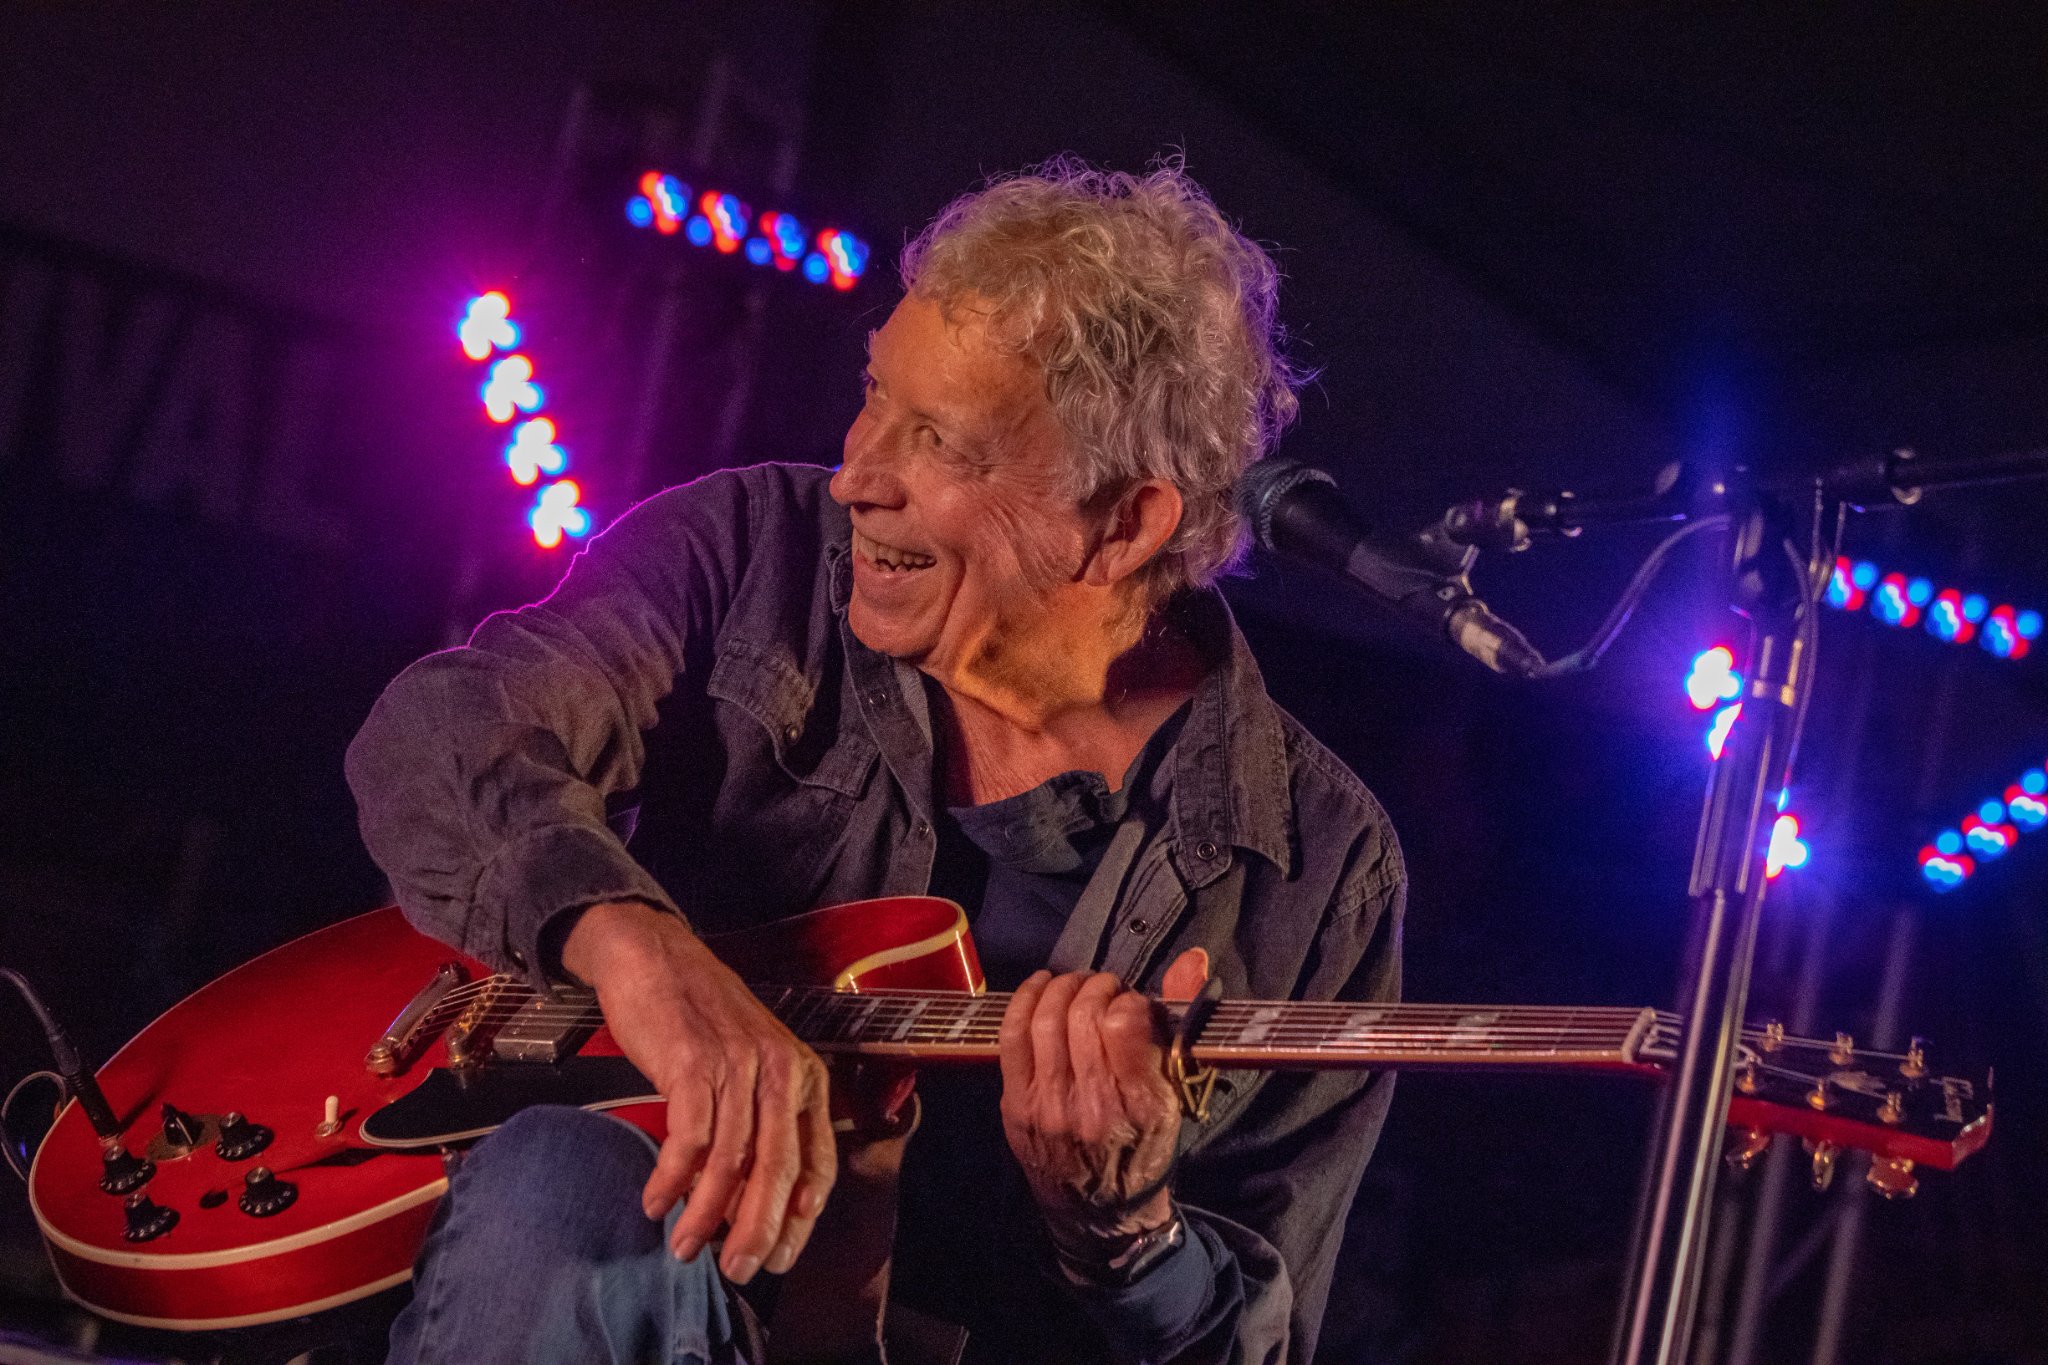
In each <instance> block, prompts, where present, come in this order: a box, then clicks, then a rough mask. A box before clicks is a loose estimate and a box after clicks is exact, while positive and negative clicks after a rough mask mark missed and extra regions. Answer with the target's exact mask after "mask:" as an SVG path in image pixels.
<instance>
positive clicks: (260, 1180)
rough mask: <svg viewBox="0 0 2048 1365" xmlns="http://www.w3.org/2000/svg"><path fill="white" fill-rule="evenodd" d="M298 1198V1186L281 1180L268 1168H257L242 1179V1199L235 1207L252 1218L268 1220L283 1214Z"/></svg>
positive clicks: (252, 1169)
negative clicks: (277, 1214) (272, 1216)
mask: <svg viewBox="0 0 2048 1365" xmlns="http://www.w3.org/2000/svg"><path fill="white" fill-rule="evenodd" d="M298 1197H299V1187H298V1186H297V1185H294V1184H292V1182H291V1181H289V1180H279V1179H278V1178H277V1177H276V1176H275V1175H272V1174H271V1172H270V1168H269V1167H268V1166H256V1167H252V1168H251V1169H250V1171H249V1174H247V1175H245V1176H243V1177H242V1197H241V1198H240V1199H238V1200H236V1201H235V1207H237V1208H239V1209H240V1210H241V1211H242V1212H243V1213H246V1214H248V1215H249V1216H250V1217H251V1218H268V1217H270V1216H271V1215H272V1214H274V1213H283V1212H284V1211H285V1210H286V1209H288V1208H290V1207H291V1206H292V1201H293V1200H295V1199H297V1198H298Z"/></svg>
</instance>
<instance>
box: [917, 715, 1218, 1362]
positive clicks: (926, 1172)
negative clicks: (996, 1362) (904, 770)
mask: <svg viewBox="0 0 2048 1365" xmlns="http://www.w3.org/2000/svg"><path fill="white" fill-rule="evenodd" d="M1187 711H1188V708H1187V707H1186V706H1183V707H1181V708H1180V709H1179V710H1178V711H1176V712H1174V714H1173V715H1172V716H1171V717H1169V718H1168V719H1167V720H1166V722H1165V723H1164V724H1162V725H1161V726H1160V727H1159V728H1158V729H1157V730H1156V731H1154V732H1153V734H1152V738H1151V739H1149V740H1147V741H1146V743H1145V747H1144V748H1142V749H1141V750H1139V751H1138V756H1137V757H1136V758H1135V759H1133V760H1132V761H1131V766H1130V769H1129V770H1128V771H1127V772H1126V773H1125V774H1124V778H1123V781H1122V782H1121V783H1120V784H1119V785H1118V787H1117V789H1116V790H1115V791H1111V790H1110V789H1109V783H1108V782H1107V781H1105V780H1104V779H1103V776H1102V774H1101V773H1096V772H1085V771H1076V772H1065V773H1060V774H1058V775H1057V776H1055V777H1051V778H1048V779H1047V780H1046V781H1044V782H1042V783H1040V784H1039V785H1038V786H1036V787H1033V788H1032V789H1031V790H1030V791H1027V792H1021V793H1019V794H1018V795H1016V796H1010V797H1005V798H1004V799H1002V800H1000V801H991V802H988V803H987V804H985V805H980V806H949V807H946V808H945V816H944V818H943V819H941V820H940V821H938V822H937V824H938V835H939V845H938V851H937V857H936V862H935V864H934V867H933V872H932V894H933V895H937V896H945V897H948V898H949V899H952V900H956V901H958V902H959V903H960V904H961V905H962V906H963V907H965V909H966V911H967V915H968V919H969V921H970V922H971V923H972V924H973V927H974V943H975V947H976V949H977V950H978V952H979V954H980V957H981V965H982V970H983V972H984V974H985V975H986V976H987V978H988V985H989V989H991V990H998V991H1008V990H1014V989H1016V987H1017V986H1018V985H1019V984H1020V983H1021V982H1022V981H1023V980H1024V978H1025V977H1027V976H1029V975H1031V973H1033V972H1035V971H1037V970H1039V969H1040V968H1042V967H1044V966H1045V965H1046V962H1047V959H1049V958H1050V957H1051V956H1052V951H1053V945H1054V944H1055V943H1056V942H1058V940H1059V936H1060V931H1061V930H1062V929H1064V928H1065V927H1066V923H1067V917H1068V916H1069V915H1071V914H1072V913H1073V911H1074V907H1075V904H1076V903H1077V902H1078V901H1079V900H1080V898H1081V893H1082V892H1083V891H1084V890H1085V889H1086V888H1087V885H1088V880H1089V878H1090V877H1092V876H1094V874H1095V870H1096V868H1098V867H1099V866H1100V865H1101V863H1102V856H1103V854H1104V852H1105V851H1107V849H1108V847H1109V842H1110V839H1111V838H1112V837H1113V836H1114V835H1115V833H1116V828H1117V826H1118V825H1119V824H1121V823H1122V822H1123V820H1124V818H1125V817H1126V816H1127V815H1130V814H1133V813H1136V814H1137V815H1139V816H1140V817H1141V818H1153V819H1158V818H1163V813H1164V812H1165V811H1166V809H1167V800H1168V794H1169V790H1168V789H1169V784H1170V783H1171V781H1172V772H1173V765H1172V764H1170V763H1166V762H1164V761H1163V760H1164V759H1165V758H1166V756H1167V755H1168V754H1170V753H1171V752H1172V751H1173V746H1174V743H1175V742H1176V741H1177V740H1178V739H1179V737H1180V732H1181V728H1182V725H1183V723H1184V722H1185V720H1186V717H1187ZM940 761H941V762H943V761H944V760H943V754H941V756H940ZM1134 807H1135V808H1136V809H1135V812H1134V809H1133V808H1134ZM918 1085H919V1087H920V1088H921V1089H922V1091H923V1095H924V1100H925V1104H924V1119H923V1122H922V1124H921V1126H920V1127H919V1129H918V1132H917V1136H916V1137H914V1138H913V1139H912V1140H911V1146H910V1151H909V1152H908V1154H907V1155H906V1157H905V1159H904V1168H903V1190H902V1197H901V1202H900V1205H899V1215H898V1230H897V1239H896V1261H895V1266H894V1271H893V1275H892V1279H891V1282H890V1286H891V1296H892V1297H893V1298H896V1299H898V1300H900V1301H903V1302H906V1303H909V1304H911V1305H912V1306H914V1307H917V1308H919V1309H921V1310H923V1311H924V1312H926V1313H928V1314H931V1315H933V1316H936V1317H940V1318H942V1319H945V1318H948V1317H949V1315H951V1316H953V1317H957V1316H958V1314H959V1305H961V1304H963V1303H975V1304H980V1305H982V1306H983V1308H984V1310H985V1311H984V1313H983V1314H982V1315H981V1316H984V1317H986V1316H988V1314H987V1312H986V1310H987V1309H990V1308H995V1307H996V1306H997V1305H998V1304H1002V1305H1004V1308H1005V1310H1006V1311H1015V1312H1029V1311H1031V1309H1030V1305H1031V1302H1032V1300H1033V1299H1034V1298H1035V1297H1036V1296H1037V1295H1038V1294H1039V1293H1042V1290H1041V1289H1040V1287H1039V1286H1037V1285H1035V1284H1034V1285H1029V1286H1024V1285H1016V1284H1013V1283H1008V1281H1014V1279H1015V1274H1014V1269H1013V1267H1014V1265H1015V1249H1014V1248H1010V1247H1001V1246H996V1245H994V1244H993V1242H992V1240H991V1239H992V1238H994V1237H997V1236H1001V1235H1003V1234H1002V1233H998V1232H997V1231H996V1229H1013V1228H1020V1227H1035V1226H1037V1223H1038V1218H1037V1211H1036V1210H1035V1209H1034V1208H1032V1206H1031V1196H1030V1192H1029V1191H1028V1190H1027V1189H1026V1188H1025V1186H1024V1182H1023V1178H1022V1176H1021V1174H1020V1173H1019V1172H1018V1170H1017V1164H1016V1161H1015V1159H1014V1158H1013V1157H1012V1156H1011V1154H1010V1148H1009V1143H1008V1141H1007V1140H1006V1139H1005V1138H1004V1136H1003V1128H1002V1119H1001V1115H1000V1112H999V1104H998V1102H999V1100H1000V1099H1001V1096H1002V1079H1001V1076H1000V1075H999V1074H998V1073H997V1072H996V1071H995V1069H994V1068H991V1067H974V1068H958V1069H949V1068H933V1069H927V1070H926V1071H925V1072H924V1073H923V1074H922V1075H921V1076H920V1077H919V1078H918ZM963 1222H966V1223H969V1224H971V1225H974V1226H978V1227H981V1228H984V1229H987V1230H988V1231H989V1233H990V1239H981V1240H977V1239H975V1238H972V1237H966V1238H963V1237H962V1236H961V1235H960V1230H961V1225H962V1223H963ZM1040 1251H1041V1253H1042V1252H1043V1251H1044V1248H1040ZM1209 1262H1210V1258H1209V1253H1208V1250H1207V1248H1206V1247H1205V1245H1204V1244H1203V1243H1202V1242H1201V1241H1200V1240H1199V1239H1196V1238H1190V1239H1189V1240H1187V1241H1186V1242H1183V1243H1182V1244H1181V1246H1180V1248H1179V1249H1178V1250H1177V1251H1175V1252H1174V1253H1173V1254H1172V1255H1170V1256H1168V1257H1166V1258H1165V1259H1164V1260H1163V1261H1161V1262H1159V1263H1158V1264H1157V1265H1155V1266H1153V1267H1151V1268H1150V1270H1148V1271H1147V1273H1146V1275H1145V1277H1144V1281H1143V1282H1142V1283H1143V1286H1144V1289H1145V1291H1146V1292H1145V1293H1143V1294H1142V1295H1133V1298H1134V1299H1141V1300H1142V1302H1143V1303H1144V1305H1145V1306H1146V1307H1148V1308H1150V1307H1155V1306H1156V1308H1157V1309H1158V1310H1159V1312H1160V1314H1161V1315H1162V1316H1161V1317H1160V1318H1157V1319H1155V1320H1154V1321H1153V1322H1152V1323H1150V1324H1149V1327H1148V1329H1147V1330H1149V1331H1151V1332H1154V1333H1157V1334H1158V1335H1160V1336H1162V1337H1165V1336H1170V1335H1172V1334H1173V1333H1174V1332H1176V1331H1177V1330H1178V1329H1179V1328H1181V1327H1182V1326H1184V1324H1183V1323H1181V1322H1179V1321H1171V1320H1165V1318H1166V1316H1168V1315H1173V1314H1175V1313H1178V1312H1184V1311H1185V1310H1186V1307H1187V1306H1188V1305H1190V1304H1192V1305H1196V1306H1199V1305H1200V1303H1201V1298H1202V1296H1201V1285H1202V1282H1203V1281H1204V1280H1205V1279H1206V1278H1207V1277H1208V1275H1209V1273H1210V1264H1209ZM1011 1299H1014V1300H1015V1302H1014V1303H1006V1301H1007V1300H1011ZM1134 1307H1136V1304H1134ZM1141 1313H1142V1310H1141ZM1142 1315H1144V1316H1151V1315H1150V1314H1142ZM971 1325H973V1324H970V1326H971ZM986 1344H987V1343H986V1342H982V1343H979V1345H986ZM966 1358H967V1360H968V1361H969V1362H974V1361H978V1360H981V1359H984V1358H986V1357H985V1356H984V1353H983V1352H982V1351H981V1350H979V1349H978V1343H977V1341H976V1338H975V1337H974V1336H973V1335H972V1334H970V1336H969V1340H968V1350H967V1357H966Z"/></svg>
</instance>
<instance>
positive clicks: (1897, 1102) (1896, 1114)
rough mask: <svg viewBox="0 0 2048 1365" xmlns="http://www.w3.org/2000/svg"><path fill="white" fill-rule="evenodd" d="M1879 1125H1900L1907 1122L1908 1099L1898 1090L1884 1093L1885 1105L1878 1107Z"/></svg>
mask: <svg viewBox="0 0 2048 1365" xmlns="http://www.w3.org/2000/svg"><path fill="white" fill-rule="evenodd" d="M1877 1120H1878V1122H1879V1123H1890V1124H1900V1123H1904V1122H1905V1121H1906V1097H1905V1096H1904V1095H1901V1094H1900V1093H1899V1092H1898V1091H1896V1090H1887V1091H1885V1092H1884V1103H1883V1104H1880V1105H1879V1106H1877Z"/></svg>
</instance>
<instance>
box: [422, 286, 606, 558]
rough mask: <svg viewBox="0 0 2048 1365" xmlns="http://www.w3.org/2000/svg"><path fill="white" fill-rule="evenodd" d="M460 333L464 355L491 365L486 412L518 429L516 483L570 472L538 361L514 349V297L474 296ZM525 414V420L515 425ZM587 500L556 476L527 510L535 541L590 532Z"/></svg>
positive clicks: (552, 542) (556, 541) (510, 459)
mask: <svg viewBox="0 0 2048 1365" xmlns="http://www.w3.org/2000/svg"><path fill="white" fill-rule="evenodd" d="M455 336H456V339H457V340H459V341H460V342H461V343H462V353H463V354H464V355H466V356H468V357H469V358H470V359H471V360H474V361H476V362H478V363H479V364H483V365H486V366H487V367H488V368H487V369H486V370H485V376H486V377H485V379H484V383H483V388H482V391H481V393H482V398H483V405H484V415H485V416H486V417H488V418H490V420H491V421H493V422H495V423H498V424H499V425H500V426H511V427H512V440H511V442H510V443H509V444H508V445H506V447H505V466H506V468H507V469H509V470H510V471H511V474H512V481H513V482H514V483H517V484H520V485H521V486H523V487H532V486H533V485H534V484H537V483H539V482H540V481H541V477H542V476H543V475H547V476H550V477H552V476H555V475H560V474H563V473H565V472H567V470H568V468H569V454H568V452H567V451H565V450H563V449H562V447H561V446H560V445H559V444H557V437H558V433H557V431H556V429H555V422H554V419H553V418H551V417H544V416H541V415H540V412H541V409H542V407H543V406H545V405H546V403H547V393H546V391H545V390H543V389H542V388H541V386H540V384H539V383H538V382H536V380H535V372H534V365H533V360H532V359H531V357H528V356H526V355H522V354H520V353H519V352H517V351H515V350H514V349H513V348H514V347H515V346H517V345H518V344H519V337H520V329H519V325H518V324H517V323H515V322H513V321H512V301H511V300H510V299H509V298H507V297H506V296H505V293H504V291H503V290H498V289H493V290H491V291H490V292H489V293H487V294H479V295H477V296H476V297H475V298H473V299H471V300H470V301H469V306H468V307H467V308H465V309H463V312H462V321H461V322H460V323H458V324H457V325H456V328H455ZM494 356H495V357H497V358H496V359H493V358H492V357H494ZM522 414H523V415H524V416H525V420H524V421H518V423H517V425H516V426H515V425H513V423H514V422H515V421H516V420H517V419H518V418H520V417H521V415H522ZM582 500H583V489H582V486H581V485H579V484H578V483H577V482H576V480H574V479H564V478H553V481H552V482H550V483H549V484H547V485H546V486H545V487H543V488H542V489H541V490H540V491H539V492H538V493H537V494H536V495H535V497H534V501H533V506H532V507H531V508H530V509H529V510H528V511H527V514H526V524H527V525H528V526H529V527H530V528H531V529H532V531H533V542H534V544H536V545H538V546H540V547H541V548H542V549H543V550H553V549H556V548H557V547H559V546H560V545H561V544H562V542H563V540H564V538H565V537H572V536H584V535H588V534H589V533H590V526H591V521H590V513H589V511H587V510H586V509H585V508H583V507H582V506H580V505H579V504H580V503H581V502H582Z"/></svg>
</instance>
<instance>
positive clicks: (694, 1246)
mask: <svg viewBox="0 0 2048 1365" xmlns="http://www.w3.org/2000/svg"><path fill="white" fill-rule="evenodd" d="M703 1249H704V1244H703V1243H702V1242H700V1241H698V1240H697V1239H696V1238H695V1237H685V1238H683V1240H682V1241H680V1242H677V1243H676V1244H675V1251H676V1259H677V1260H678V1261H689V1260H694V1259H695V1258H696V1255H697V1253H698V1252H700V1251H702V1250H703Z"/></svg>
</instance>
